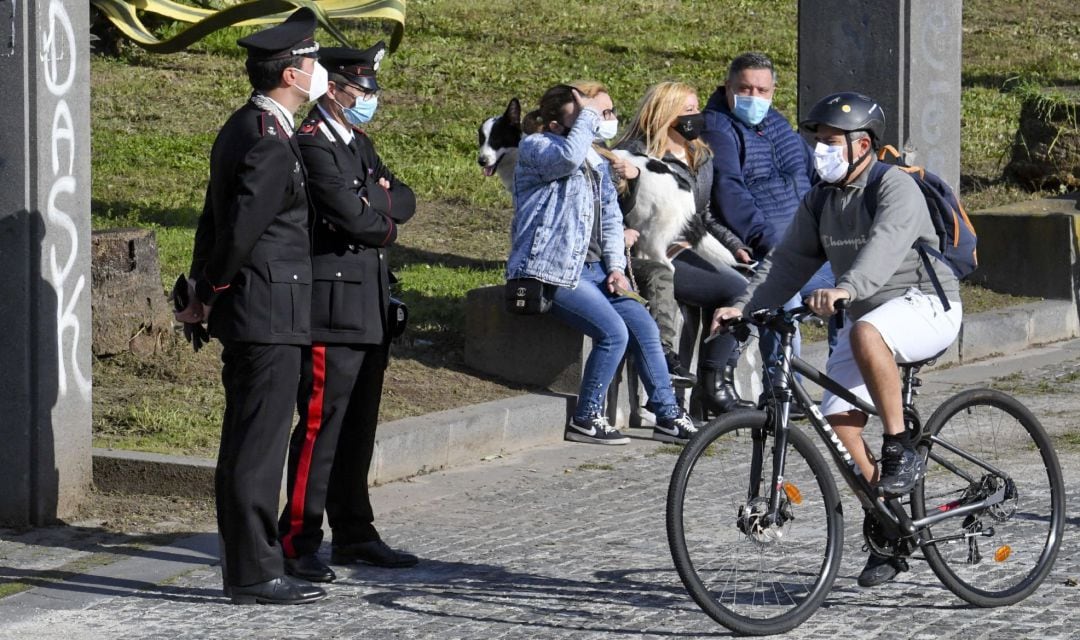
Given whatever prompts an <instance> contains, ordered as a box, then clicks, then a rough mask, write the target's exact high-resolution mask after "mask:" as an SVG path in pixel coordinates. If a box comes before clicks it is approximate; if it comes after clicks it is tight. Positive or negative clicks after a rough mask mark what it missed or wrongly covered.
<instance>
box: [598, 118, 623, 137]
mask: <svg viewBox="0 0 1080 640" xmlns="http://www.w3.org/2000/svg"><path fill="white" fill-rule="evenodd" d="M618 133H619V120H618V118H614V119H612V120H601V121H600V126H599V127H597V128H596V137H597V138H600V139H601V140H611V139H612V138H614V137H615V136H616V135H617V134H618Z"/></svg>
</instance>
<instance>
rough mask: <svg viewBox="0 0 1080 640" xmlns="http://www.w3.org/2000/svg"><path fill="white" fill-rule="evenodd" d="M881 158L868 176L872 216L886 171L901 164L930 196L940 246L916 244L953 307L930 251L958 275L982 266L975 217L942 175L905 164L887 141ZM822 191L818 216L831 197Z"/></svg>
mask: <svg viewBox="0 0 1080 640" xmlns="http://www.w3.org/2000/svg"><path fill="white" fill-rule="evenodd" d="M887 155H891V156H892V157H893V159H894V161H893V162H887V161H886V156H887ZM878 159H879V160H881V162H877V163H875V164H874V166H872V167H870V174H869V176H868V177H867V180H866V188H865V190H864V194H865V195H864V197H863V203H864V205H865V206H866V211H867V213H869V214H870V217H871V218H873V217H874V215H875V214H876V213H877V192H878V188H879V187H880V186H881V179H882V177H883V176H884V175H885V172H886V171H888V170H889V167H892V166H896V167H899V168H900V169H901V170H902V171H903V172H904V173H906V174H908V175H909V176H911V178H912V180H914V181H915V184H917V185H918V186H919V191H921V192H922V195H923V198H924V199H925V200H926V208H927V210H929V212H930V221H931V222H933V224H934V231H935V232H936V233H937V237H938V243H937V246H936V247H935V246H930V245H929V244H927V243H925V242H920V243H916V244H915V246H914V248H915V250H917V251H918V252H919V256H920V257H921V258H922V260H923V264H924V265H925V267H926V270H927V272H928V273H929V274H930V280H931V281H932V282H933V284H934V291H936V292H937V294H938V297H939V298H941V304H942V305H943V306H944V308H945V310H946V311H948V310H949V309H950V305H949V301H948V299H947V298H946V297H945V292H944V290H943V289H942V288H941V282H940V281H938V278H937V274H936V273H935V272H934V269H933V267H932V266H931V264H930V258H929V257H928V255H931V256H934V257H935V258H937V259H938V260H940V261H941V262H944V263H945V264H947V265H949V267H950V268H951V269H952V271H953V273H954V274H956V277H957V278H958V279H961V280H962V279H964V278H966V277H967V276H969V275H971V272H972V271H975V269H976V268H977V267H978V266H979V261H978V256H977V255H976V250H975V245H976V242H977V237H976V234H975V227H974V226H972V224H971V219H970V218H968V215H967V211H965V210H964V205H962V204H960V200H959V199H958V198H957V197H956V194H955V193H954V192H953V190H952V188H951V187H950V186H949V185H948V183H946V182H945V181H944V180H942V179H941V177H939V176H938V175H936V174H933V173H931V172H929V171H927V170H926V169H923V168H922V167H914V166H909V165H907V164H904V163H903V162H902V161H901V160H900V153H899V152H897V150H896V149H895V148H893V147H892V146H890V145H886V146H885V147H883V148H882V149H881V150H880V151H879V152H878ZM818 192H819V193H818V195H817V197H816V199H815V200H814V203H813V204H814V206H813V209H812V211H813V212H814V215H815V216H819V215H821V208H822V207H823V206H824V204H825V198H826V197H827V195H826V192H825V191H824V190H821V189H819V190H818Z"/></svg>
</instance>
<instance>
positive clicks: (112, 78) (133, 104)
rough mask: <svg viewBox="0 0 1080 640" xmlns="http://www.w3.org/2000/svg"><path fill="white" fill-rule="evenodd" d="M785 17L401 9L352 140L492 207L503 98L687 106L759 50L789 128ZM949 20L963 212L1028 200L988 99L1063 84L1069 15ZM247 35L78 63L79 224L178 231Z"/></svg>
mask: <svg viewBox="0 0 1080 640" xmlns="http://www.w3.org/2000/svg"><path fill="white" fill-rule="evenodd" d="M796 10H797V2H796V1H795V0H739V1H727V2H720V1H714V2H703V1H692V0H684V1H676V0H662V1H660V2H656V1H654V0H612V1H609V2H603V3H600V2H590V3H574V4H571V3H533V4H532V5H530V6H529V8H528V9H527V10H523V8H522V6H521V5H520V3H519V2H517V1H516V0H514V1H511V0H493V1H492V2H488V3H484V4H482V5H481V4H477V3H475V2H471V1H467V0H428V1H424V2H420V1H414V2H412V3H410V5H409V16H408V24H407V30H406V37H405V40H404V43H403V45H402V47H401V49H400V50H399V51H398V52H397V53H395V54H394V55H391V56H390V57H388V58H387V60H386V62H385V63H384V67H383V69H382V73H381V76H380V83H381V84H383V86H384V88H385V93H384V99H383V101H382V103H381V106H380V111H379V113H378V115H376V118H375V120H374V121H373V122H372V123H371V125H370V127H369V132H370V133H371V135H372V136H373V138H374V140H375V141H376V143H377V144H378V146H379V150H380V153H381V154H382V155H383V157H384V159H385V160H386V161H387V163H388V164H389V166H391V167H392V168H393V169H394V170H395V171H396V172H397V173H398V174H399V175H400V176H401V177H402V178H403V179H405V180H406V181H407V182H408V183H409V184H410V185H412V186H413V187H414V188H415V189H416V191H417V193H418V195H419V196H420V197H421V199H422V200H423V201H425V202H428V203H432V204H434V205H435V206H436V207H438V208H441V207H449V208H465V209H469V210H471V209H484V210H490V209H496V208H497V209H506V208H507V207H508V206H509V198H508V196H507V195H506V194H505V193H504V191H503V190H502V187H501V186H500V185H499V184H498V181H497V180H493V179H490V180H484V179H482V178H481V176H480V175H479V172H478V171H477V169H476V165H475V159H474V155H475V145H476V127H477V126H478V125H479V123H480V122H481V121H482V120H483V119H484V118H485V117H487V116H489V115H493V114H496V113H499V112H501V110H502V108H503V106H504V105H505V103H506V101H507V100H508V99H509V98H510V97H512V96H519V97H521V98H522V99H523V102H524V103H525V104H526V105H532V104H533V103H534V101H535V100H536V97H537V96H538V95H539V94H540V93H541V92H542V91H543V90H544V89H545V88H546V87H547V86H549V85H551V84H553V83H555V82H559V81H566V80H569V79H574V78H584V77H590V78H597V79H600V80H602V81H604V82H606V83H607V84H608V85H609V86H610V88H611V91H612V96H613V98H614V100H615V102H616V104H617V106H619V107H620V108H621V109H622V110H623V112H624V113H629V112H630V111H631V110H632V109H633V107H634V104H635V102H636V101H637V99H638V97H639V96H640V95H641V94H642V92H643V91H644V89H645V88H646V87H647V86H648V85H649V84H651V83H653V82H656V81H659V80H662V79H678V80H683V81H686V82H689V83H690V84H692V85H694V86H696V87H697V88H698V92H699V94H700V95H701V97H702V99H704V98H705V97H707V95H708V93H709V92H710V91H711V90H712V89H713V88H714V86H715V85H716V84H717V83H718V82H719V81H720V79H721V77H722V75H723V71H724V69H725V65H726V64H727V62H728V61H729V60H730V59H731V57H733V56H734V55H736V54H737V53H739V52H741V51H743V50H747V49H760V50H764V51H768V52H769V53H770V54H771V55H772V56H773V58H774V59H775V61H776V64H777V67H778V72H779V74H780V75H779V77H780V83H779V89H778V92H777V96H776V105H777V106H778V107H779V108H780V109H781V110H782V111H783V112H784V113H786V114H787V115H788V116H789V117H794V116H795V103H796V93H795V89H796V83H795V79H796V72H797V71H796V65H797V59H796V21H795V20H796ZM963 15H964V30H965V31H964V38H963V56H964V66H963V69H962V73H963V84H964V86H963V94H962V122H963V131H962V137H961V140H962V148H961V153H962V169H963V173H964V191H965V194H964V197H965V200H967V202H968V204H969V205H970V207H971V208H981V207H985V206H990V205H994V204H1002V203H1004V202H1007V201H1010V200H1015V199H1018V198H1030V197H1032V194H1028V193H1026V192H1022V191H1020V190H1019V189H1017V188H1015V187H1011V186H1009V185H1007V184H1003V183H1001V181H1000V174H1001V170H1002V168H1003V167H1004V162H1005V161H1006V159H1007V156H1008V151H1009V147H1010V145H1011V142H1012V137H1013V133H1014V132H1015V130H1016V125H1017V117H1018V114H1019V107H1020V96H1019V94H1018V93H1017V92H1015V91H1013V92H1010V91H1007V90H1005V87H1006V86H1013V85H1016V86H1019V84H1017V79H1027V80H1032V79H1033V80H1035V81H1043V82H1048V83H1054V82H1063V81H1066V80H1070V79H1071V80H1072V81H1075V79H1076V78H1077V77H1080V55H1078V54H1077V51H1078V49H1080V44H1078V41H1080V34H1078V33H1077V31H1078V28H1077V26H1076V25H1077V24H1080V9H1078V8H1077V5H1076V4H1075V3H1070V2H1066V1H1064V0H1053V1H1052V0H1033V1H1032V2H1028V3H1024V4H1023V5H1022V6H1018V5H1015V4H1014V3H1012V2H1009V1H1007V0H968V2H965V3H964V9H963ZM341 26H342V27H343V28H344V30H345V32H346V33H347V34H348V35H349V36H350V37H351V38H353V39H354V41H356V42H357V43H366V42H370V41H373V40H374V39H376V38H379V37H383V35H384V34H383V33H382V31H381V29H380V27H378V26H377V25H374V24H372V23H355V22H344V23H343V24H342V25H341ZM598 26H602V28H597V27H598ZM168 29H169V28H168V27H166V28H165V29H163V32H165V31H168ZM247 31H248V30H226V31H223V32H219V33H217V34H215V35H214V36H212V37H211V38H209V39H208V40H207V41H204V42H202V43H200V44H199V45H197V47H196V48H195V50H194V51H191V52H188V53H181V54H173V55H154V54H148V53H146V52H143V51H141V50H139V49H137V48H136V47H133V46H127V47H125V48H124V50H123V54H122V55H121V56H120V57H118V58H108V57H103V56H95V57H94V58H93V61H92V82H93V91H92V126H93V129H92V136H93V148H94V154H93V160H92V162H93V174H92V175H93V187H92V188H93V218H94V224H95V226H96V227H99V228H100V227H112V226H120V225H132V224H148V223H154V224H157V225H160V228H161V229H162V230H164V229H173V228H186V229H190V228H192V227H193V225H194V221H195V218H196V216H197V214H198V211H199V209H200V207H201V204H202V195H203V190H204V189H205V182H206V176H207V169H208V165H207V162H208V161H207V158H208V153H209V148H210V145H211V143H212V141H213V137H214V135H215V133H216V131H217V128H218V127H219V126H220V125H221V123H222V122H223V121H224V119H225V118H226V117H227V115H228V113H230V112H231V111H232V110H233V109H235V108H236V107H237V106H238V105H239V104H241V103H242V102H243V100H244V99H245V98H246V96H247V93H248V88H247V84H246V80H245V78H244V76H243V71H242V62H241V59H242V58H241V52H240V49H239V48H238V47H236V46H235V44H234V42H235V39H236V37H238V36H239V35H242V34H243V33H246V32H247ZM322 36H323V37H322V39H323V40H326V41H328V42H329V40H330V38H329V37H327V36H326V34H322ZM403 243H404V244H406V245H408V244H409V243H410V240H409V239H408V238H406V239H405V240H403ZM163 244H164V243H163ZM501 250H502V247H501V246H499V245H498V244H495V245H493V246H492V248H491V251H490V253H489V254H488V255H485V256H482V257H483V258H484V259H486V260H500V259H503V258H505V254H504V253H502V251H501ZM187 251H189V249H188V248H187V246H186V245H185V243H184V242H176V243H168V244H167V245H166V246H163V247H162V259H163V262H164V263H165V264H167V265H169V267H170V270H171V268H172V267H173V265H186V263H187V261H188V258H187V255H186V254H187ZM177 253H179V254H181V255H179V256H177V255H176V254H177ZM166 279H168V278H166Z"/></svg>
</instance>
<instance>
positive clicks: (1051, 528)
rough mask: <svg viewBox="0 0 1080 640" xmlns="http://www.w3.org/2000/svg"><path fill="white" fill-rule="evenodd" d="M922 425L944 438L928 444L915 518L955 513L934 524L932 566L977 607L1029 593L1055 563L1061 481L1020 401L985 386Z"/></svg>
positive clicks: (1044, 438)
mask: <svg viewBox="0 0 1080 640" xmlns="http://www.w3.org/2000/svg"><path fill="white" fill-rule="evenodd" d="M927 425H928V430H929V431H930V433H931V435H933V436H935V437H936V438H939V439H940V440H941V442H935V443H933V444H931V445H930V455H929V457H928V462H927V475H926V478H925V479H924V480H923V482H922V483H921V485H920V487H918V488H917V489H916V491H915V494H914V495H913V498H912V513H913V515H914V517H915V519H916V520H919V519H922V518H935V517H941V516H943V515H950V514H953V513H956V514H959V515H956V516H953V517H947V518H944V519H943V520H940V521H938V522H934V523H933V524H931V526H930V528H929V538H930V539H931V540H933V541H934V542H933V544H930V545H927V546H926V547H925V552H926V558H927V561H928V562H929V564H930V566H931V568H932V569H933V570H934V572H935V573H936V574H937V575H938V577H939V578H940V579H941V581H942V582H943V583H944V584H945V586H946V587H948V588H949V589H950V590H952V591H953V592H954V593H956V594H957V595H958V596H960V597H961V598H963V599H964V600H967V601H968V602H971V603H972V604H975V605H978V606H999V605H1005V604H1012V603H1014V602H1017V601H1019V600H1021V599H1023V598H1025V597H1027V596H1028V595H1029V594H1030V593H1031V592H1032V591H1034V590H1035V588H1037V587H1038V585H1039V583H1041V582H1042V580H1043V579H1044V578H1045V577H1046V574H1047V573H1048V572H1049V570H1050V567H1051V566H1052V565H1053V562H1054V558H1055V557H1056V555H1057V550H1058V546H1059V544H1060V541H1061V533H1062V529H1063V526H1064V487H1063V484H1062V478H1061V470H1060V467H1059V466H1058V461H1057V457H1056V455H1055V454H1054V450H1053V447H1052V446H1051V443H1050V440H1049V438H1048V437H1047V436H1046V433H1045V432H1044V431H1043V429H1042V427H1041V425H1039V423H1038V421H1037V420H1036V419H1035V417H1034V416H1032V415H1031V413H1030V412H1029V411H1028V410H1027V409H1026V408H1024V406H1023V405H1021V404H1020V403H1019V402H1018V401H1016V400H1015V399H1013V398H1011V397H1009V396H1007V395H1005V394H1003V393H1000V392H997V391H991V390H987V389H977V390H971V391H966V392H963V393H961V394H959V395H957V396H955V397H953V398H951V399H950V400H948V401H947V402H945V403H944V404H943V405H942V406H941V407H940V408H939V409H938V410H937V411H936V412H935V413H934V415H933V416H931V418H930V420H929V421H928V423H927ZM980 503H981V504H983V505H984V506H981V507H979V508H978V509H976V510H969V509H971V506H972V505H978V504H980Z"/></svg>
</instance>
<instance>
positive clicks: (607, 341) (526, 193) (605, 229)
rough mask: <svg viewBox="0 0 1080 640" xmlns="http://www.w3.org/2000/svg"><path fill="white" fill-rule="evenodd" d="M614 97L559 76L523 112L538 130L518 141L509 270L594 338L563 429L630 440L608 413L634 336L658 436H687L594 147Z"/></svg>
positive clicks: (601, 439)
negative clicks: (530, 281) (550, 291)
mask: <svg viewBox="0 0 1080 640" xmlns="http://www.w3.org/2000/svg"><path fill="white" fill-rule="evenodd" d="M612 108H613V105H612V103H611V97H610V96H609V95H608V94H607V93H599V94H597V95H596V96H595V97H593V98H587V97H585V96H583V95H582V94H581V93H579V92H578V91H577V90H576V89H574V88H573V87H570V86H567V85H557V86H555V87H552V88H551V89H549V90H548V91H547V92H546V93H545V94H544V95H543V97H542V98H541V99H540V108H539V109H538V110H537V111H534V112H532V113H530V114H529V115H528V116H526V119H532V120H534V121H536V122H537V123H542V125H541V126H538V127H537V130H539V131H541V132H540V133H535V134H533V135H530V136H526V137H525V138H524V139H523V140H522V141H521V144H520V145H519V147H518V163H517V167H516V169H515V171H514V219H513V222H512V223H511V226H510V258H509V260H508V261H507V264H506V277H507V278H536V279H537V280H541V281H543V282H546V283H548V284H552V285H555V294H554V296H553V306H552V309H551V313H552V315H554V316H555V317H556V318H558V319H559V320H561V321H563V322H565V323H566V324H568V325H570V326H571V327H574V328H575V329H579V330H580V331H582V332H583V333H584V334H585V335H587V336H589V337H590V338H592V340H593V348H592V351H591V352H590V353H589V357H588V359H587V360H586V362H585V369H584V372H583V374H582V376H581V388H580V389H579V391H578V404H577V409H576V410H575V412H574V415H573V417H571V419H570V422H569V424H568V425H567V427H566V439H567V440H573V441H576V442H591V443H597V444H626V443H628V442H630V439H629V438H627V437H625V436H623V435H622V434H621V433H619V431H618V430H616V429H614V428H613V427H611V425H609V424H608V423H607V420H606V419H605V418H604V416H603V406H604V398H605V397H606V395H607V389H608V385H609V384H610V383H611V379H612V377H613V376H614V375H615V371H616V369H617V368H618V366H619V361H620V360H621V359H622V357H623V353H624V352H625V351H626V347H627V344H628V343H629V345H630V348H631V350H632V353H633V354H634V359H635V361H636V363H637V367H638V370H639V372H640V374H641V379H642V382H643V383H644V385H645V391H646V393H648V396H649V403H648V405H647V406H648V407H649V409H650V410H652V411H653V413H655V414H656V427H655V429H654V432H653V437H654V438H656V439H658V440H662V441H665V442H687V441H688V440H689V439H690V437H691V436H692V435H693V434H694V433H695V432H696V430H695V429H694V425H693V423H692V422H691V421H690V418H689V417H688V416H687V415H686V412H685V411H683V410H682V408H680V407H679V406H678V404H676V401H675V392H674V390H673V389H672V386H671V380H670V379H669V378H668V371H667V364H666V363H665V361H664V354H663V351H662V350H661V347H660V336H659V332H658V330H657V328H656V323H655V322H653V319H652V317H651V316H649V312H648V311H647V310H646V309H645V307H644V306H642V305H641V304H640V303H639V302H637V301H636V300H634V299H633V298H630V297H627V296H623V295H619V293H620V292H622V291H628V290H630V283H629V282H628V281H627V279H626V276H625V275H624V271H625V269H626V257H625V255H624V253H623V242H624V241H623V228H622V212H621V211H620V210H619V204H618V199H617V196H616V193H615V187H614V185H613V184H612V181H611V173H610V171H609V169H608V166H607V161H606V160H604V159H603V158H602V157H600V155H599V154H597V153H596V151H595V150H594V149H593V148H592V143H593V140H594V139H595V138H596V135H597V131H598V129H599V126H600V122H601V121H602V120H603V119H604V117H605V116H604V115H602V114H605V113H607V114H608V118H614V115H613V114H612Z"/></svg>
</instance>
